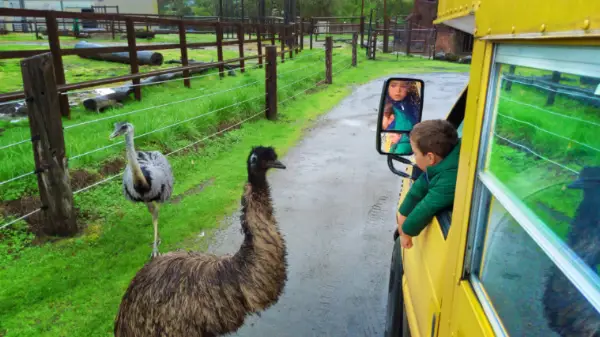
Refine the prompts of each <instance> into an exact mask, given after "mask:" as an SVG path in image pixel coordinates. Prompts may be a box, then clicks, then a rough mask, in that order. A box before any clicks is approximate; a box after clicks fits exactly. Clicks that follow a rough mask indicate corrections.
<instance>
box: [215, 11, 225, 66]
mask: <svg viewBox="0 0 600 337" xmlns="http://www.w3.org/2000/svg"><path fill="white" fill-rule="evenodd" d="M215 30H216V31H217V58H218V60H219V77H220V78H223V77H225V74H224V72H225V65H224V64H223V24H222V23H221V22H217V25H216V26H215Z"/></svg>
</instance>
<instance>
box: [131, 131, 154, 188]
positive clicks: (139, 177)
mask: <svg viewBox="0 0 600 337" xmlns="http://www.w3.org/2000/svg"><path fill="white" fill-rule="evenodd" d="M125 148H126V150H127V162H128V163H129V167H131V173H133V178H134V180H135V182H136V183H140V184H142V185H147V184H148V182H147V181H146V178H145V177H144V173H143V172H142V169H141V168H140V163H139V162H138V159H137V152H136V151H135V147H134V146H133V132H129V133H127V134H126V135H125Z"/></svg>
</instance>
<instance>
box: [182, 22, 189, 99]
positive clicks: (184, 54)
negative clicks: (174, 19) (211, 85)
mask: <svg viewBox="0 0 600 337" xmlns="http://www.w3.org/2000/svg"><path fill="white" fill-rule="evenodd" d="M179 45H180V48H181V66H182V67H187V66H188V52H187V40H186V36H185V23H184V21H183V20H181V21H179ZM183 78H184V80H183V85H185V86H186V87H187V88H189V87H190V86H191V83H190V71H189V70H184V71H183Z"/></svg>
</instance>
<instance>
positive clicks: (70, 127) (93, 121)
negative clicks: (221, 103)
mask: <svg viewBox="0 0 600 337" xmlns="http://www.w3.org/2000/svg"><path fill="white" fill-rule="evenodd" d="M258 83H259V81H254V82H252V83H248V84H245V85H242V86H239V87H235V88H230V89H227V90H222V91H218V92H213V93H210V94H206V95H200V96H195V97H191V98H186V99H182V100H179V101H175V102H170V103H165V104H161V105H155V106H152V107H148V108H143V109H139V110H134V111H129V112H124V113H121V114H117V115H112V116H107V117H103V118H98V119H94V120H91V121H87V122H81V123H78V124H73V125H69V126H67V127H65V130H67V129H72V128H76V127H78V126H82V125H88V124H93V123H97V122H101V121H105V120H109V119H113V118H117V117H122V116H128V115H132V114H135V113H138V112H143V111H148V110H153V109H158V108H164V107H167V106H170V105H174V104H179V103H185V102H190V101H194V100H197V99H200V98H204V97H210V96H216V95H219V94H224V93H226V92H230V91H234V90H237V89H241V88H246V87H249V86H252V85H255V84H258Z"/></svg>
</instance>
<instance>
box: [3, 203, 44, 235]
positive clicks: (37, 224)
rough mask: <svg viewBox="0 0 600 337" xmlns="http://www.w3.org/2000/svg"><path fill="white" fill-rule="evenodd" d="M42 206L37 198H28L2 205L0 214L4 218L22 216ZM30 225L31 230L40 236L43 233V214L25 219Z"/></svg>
mask: <svg viewBox="0 0 600 337" xmlns="http://www.w3.org/2000/svg"><path fill="white" fill-rule="evenodd" d="M41 205H42V203H41V201H40V198H39V197H37V196H26V197H23V198H21V199H19V200H8V201H3V202H1V203H0V212H2V215H3V216H4V217H7V216H20V215H24V214H28V213H30V212H33V211H34V210H36V209H38V208H39V207H40V206H41ZM25 221H27V223H28V224H29V230H30V231H31V232H32V233H34V234H36V235H38V234H41V233H42V224H43V217H42V212H37V213H35V214H32V215H30V216H29V217H27V219H25Z"/></svg>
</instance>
